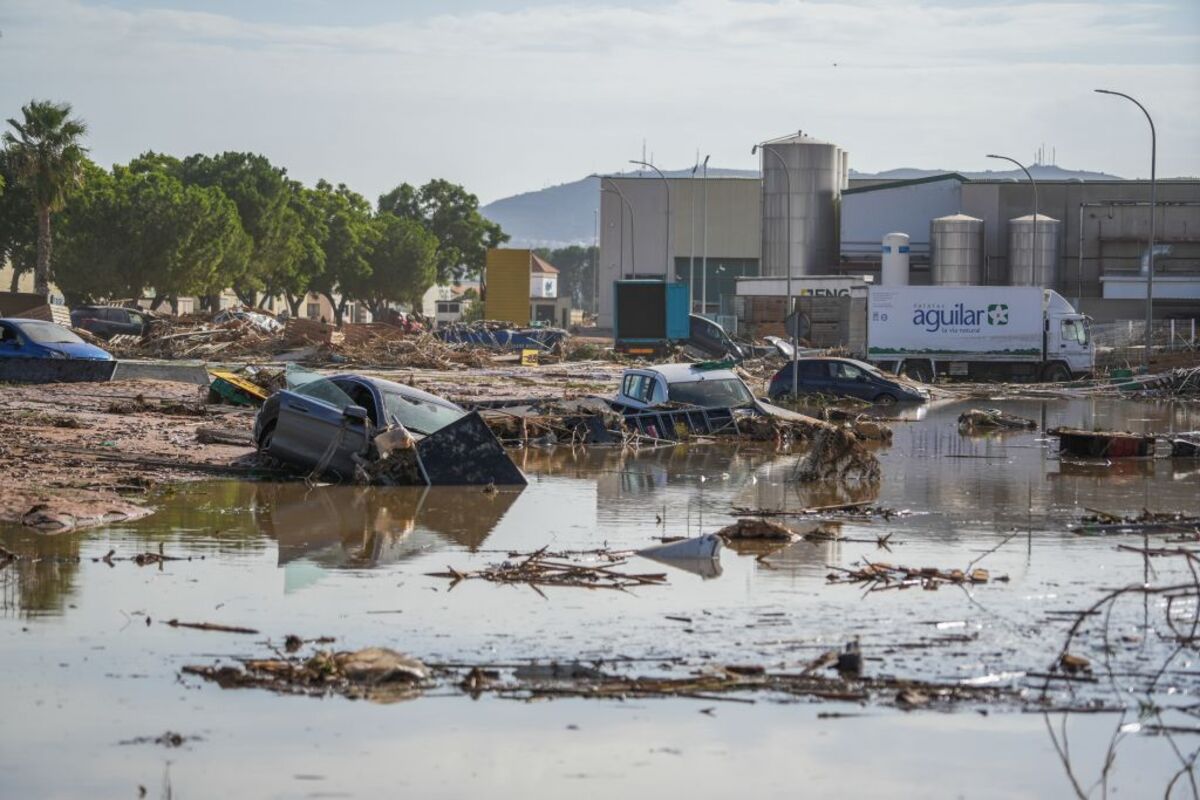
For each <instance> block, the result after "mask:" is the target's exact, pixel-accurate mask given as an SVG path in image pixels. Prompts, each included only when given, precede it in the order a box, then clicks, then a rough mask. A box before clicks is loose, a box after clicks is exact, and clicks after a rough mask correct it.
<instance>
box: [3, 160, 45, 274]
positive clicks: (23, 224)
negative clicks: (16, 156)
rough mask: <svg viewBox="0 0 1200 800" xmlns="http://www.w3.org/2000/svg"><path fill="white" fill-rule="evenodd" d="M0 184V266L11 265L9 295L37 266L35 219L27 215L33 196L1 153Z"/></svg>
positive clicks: (29, 214)
mask: <svg viewBox="0 0 1200 800" xmlns="http://www.w3.org/2000/svg"><path fill="white" fill-rule="evenodd" d="M0 182H3V184H4V187H5V188H4V192H3V193H2V194H0V264H3V263H4V262H6V261H7V262H8V263H9V264H11V265H12V270H13V274H12V284H11V285H10V286H9V291H11V292H15V291H17V287H18V286H19V285H20V281H21V276H22V275H24V274H25V273H26V272H32V271H33V268H34V265H35V264H36V263H37V218H36V217H35V216H34V215H33V214H31V213H30V209H32V208H33V196H32V195H30V193H29V190H28V189H26V188H25V187H24V186H23V185H22V184H21V183H20V181H18V180H17V177H16V172H15V170H14V168H13V163H12V156H11V154H10V153H9V152H8V151H7V150H0Z"/></svg>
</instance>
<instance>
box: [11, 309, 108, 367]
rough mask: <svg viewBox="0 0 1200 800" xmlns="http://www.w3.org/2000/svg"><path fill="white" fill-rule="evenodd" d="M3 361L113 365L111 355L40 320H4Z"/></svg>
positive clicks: (69, 332)
mask: <svg viewBox="0 0 1200 800" xmlns="http://www.w3.org/2000/svg"><path fill="white" fill-rule="evenodd" d="M0 358H75V359H85V360H88V361H112V360H113V357H112V355H111V354H109V353H108V352H107V351H105V350H102V349H100V348H99V347H96V346H95V345H93V344H88V343H87V342H85V341H84V340H83V339H80V338H79V336H77V335H76V334H75V333H73V332H71V331H70V330H68V329H66V328H64V327H63V326H62V325H56V324H54V323H53V322H45V321H43V320H40V319H20V318H15V317H5V318H4V319H0Z"/></svg>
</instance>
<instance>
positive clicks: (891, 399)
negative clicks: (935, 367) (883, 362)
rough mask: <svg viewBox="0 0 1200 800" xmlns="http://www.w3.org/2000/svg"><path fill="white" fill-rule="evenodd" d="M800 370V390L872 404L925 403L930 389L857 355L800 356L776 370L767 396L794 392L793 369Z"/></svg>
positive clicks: (797, 384) (777, 397) (801, 391)
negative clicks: (873, 364)
mask: <svg viewBox="0 0 1200 800" xmlns="http://www.w3.org/2000/svg"><path fill="white" fill-rule="evenodd" d="M793 369H795V370H796V393H797V394H798V395H809V394H819V395H826V396H830V397H853V398H857V399H859V400H866V401H867V402H868V403H879V404H880V405H887V404H891V403H901V402H903V403H924V402H925V401H927V400H928V399H929V392H927V391H926V390H925V389H922V388H920V387H917V386H914V385H911V384H908V383H905V382H902V381H900V380H898V379H896V378H894V377H890V376H888V375H885V374H884V373H882V372H880V371H879V370H878V369H877V368H876V367H874V366H872V365H870V364H868V363H866V362H865V361H859V360H857V359H854V358H799V359H796V360H795V361H792V362H790V363H789V364H787V365H786V366H785V367H784V368H783V369H781V370H779V371H778V372H776V373H775V375H774V376H773V377H772V378H771V383H770V386H769V388H768V389H767V395H768V396H769V397H770V398H771V399H772V400H776V399H779V398H781V397H787V396H788V395H790V394H791V393H792V370H793Z"/></svg>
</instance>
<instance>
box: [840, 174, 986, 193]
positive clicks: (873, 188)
mask: <svg viewBox="0 0 1200 800" xmlns="http://www.w3.org/2000/svg"><path fill="white" fill-rule="evenodd" d="M851 180H855V179H854V178H852V179H851ZM857 180H876V179H875V178H858V179H857ZM950 180H954V181H958V182H959V183H977V181H973V180H971V179H970V178H968V177H967V176H966V175H963V174H961V173H958V172H943V173H941V174H940V175H926V176H925V177H923V178H902V179H900V180H894V181H889V180H887V179H886V178H884V179H882V180H880V182H879V183H872V184H871V185H870V186H852V187H850V188H848V189H842V194H861V193H864V192H877V191H879V190H880V189H899V188H900V187H903V186H919V185H920V184H923V183H937V182H938V181H950ZM997 183H1004V181H997Z"/></svg>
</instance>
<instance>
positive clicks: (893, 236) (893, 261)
mask: <svg viewBox="0 0 1200 800" xmlns="http://www.w3.org/2000/svg"><path fill="white" fill-rule="evenodd" d="M880 258H881V260H882V262H883V267H882V269H881V270H880V276H879V283H880V285H882V286H907V285H908V234H907V233H889V234H888V235H887V236H884V237H883V252H882V253H881V254H880Z"/></svg>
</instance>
